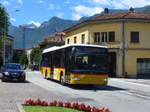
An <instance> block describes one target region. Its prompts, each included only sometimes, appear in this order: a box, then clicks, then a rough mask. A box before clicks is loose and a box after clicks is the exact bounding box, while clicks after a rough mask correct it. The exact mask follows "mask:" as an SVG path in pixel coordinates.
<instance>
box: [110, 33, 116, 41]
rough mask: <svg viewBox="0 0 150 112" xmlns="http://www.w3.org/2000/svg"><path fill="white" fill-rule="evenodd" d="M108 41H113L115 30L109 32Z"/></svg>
mask: <svg viewBox="0 0 150 112" xmlns="http://www.w3.org/2000/svg"><path fill="white" fill-rule="evenodd" d="M109 42H115V32H109Z"/></svg>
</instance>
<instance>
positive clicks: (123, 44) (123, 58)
mask: <svg viewBox="0 0 150 112" xmlns="http://www.w3.org/2000/svg"><path fill="white" fill-rule="evenodd" d="M121 29H122V30H121V62H122V63H121V68H122V76H123V77H125V21H124V20H123V21H122V25H121Z"/></svg>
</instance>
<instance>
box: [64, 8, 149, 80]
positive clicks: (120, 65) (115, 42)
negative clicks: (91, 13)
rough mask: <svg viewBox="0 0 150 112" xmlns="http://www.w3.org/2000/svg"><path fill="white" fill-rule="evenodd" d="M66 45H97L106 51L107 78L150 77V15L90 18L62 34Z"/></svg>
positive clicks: (105, 15)
mask: <svg viewBox="0 0 150 112" xmlns="http://www.w3.org/2000/svg"><path fill="white" fill-rule="evenodd" d="M65 32H66V39H65V44H96V45H104V46H107V47H108V49H109V54H110V55H109V56H110V61H109V65H110V66H109V75H110V76H112V77H133V78H135V77H141V78H144V77H150V44H149V43H150V14H144V13H138V12H134V11H133V9H132V10H129V11H128V12H122V13H115V14H109V11H108V9H107V10H106V11H104V14H103V15H100V16H96V17H92V18H89V19H87V20H85V21H83V22H81V23H79V24H77V25H75V26H73V27H70V28H68V29H66V30H65Z"/></svg>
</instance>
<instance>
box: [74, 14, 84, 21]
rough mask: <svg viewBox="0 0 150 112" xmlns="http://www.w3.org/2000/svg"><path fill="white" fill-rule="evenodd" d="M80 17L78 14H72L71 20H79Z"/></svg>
mask: <svg viewBox="0 0 150 112" xmlns="http://www.w3.org/2000/svg"><path fill="white" fill-rule="evenodd" d="M81 17H82V16H81V15H79V14H75V13H72V19H73V20H79V19H80V18H81Z"/></svg>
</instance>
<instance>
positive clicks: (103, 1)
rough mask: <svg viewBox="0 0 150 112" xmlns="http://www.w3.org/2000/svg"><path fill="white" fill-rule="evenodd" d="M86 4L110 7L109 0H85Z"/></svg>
mask: <svg viewBox="0 0 150 112" xmlns="http://www.w3.org/2000/svg"><path fill="white" fill-rule="evenodd" d="M87 2H89V3H91V4H94V5H110V0H87Z"/></svg>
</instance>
